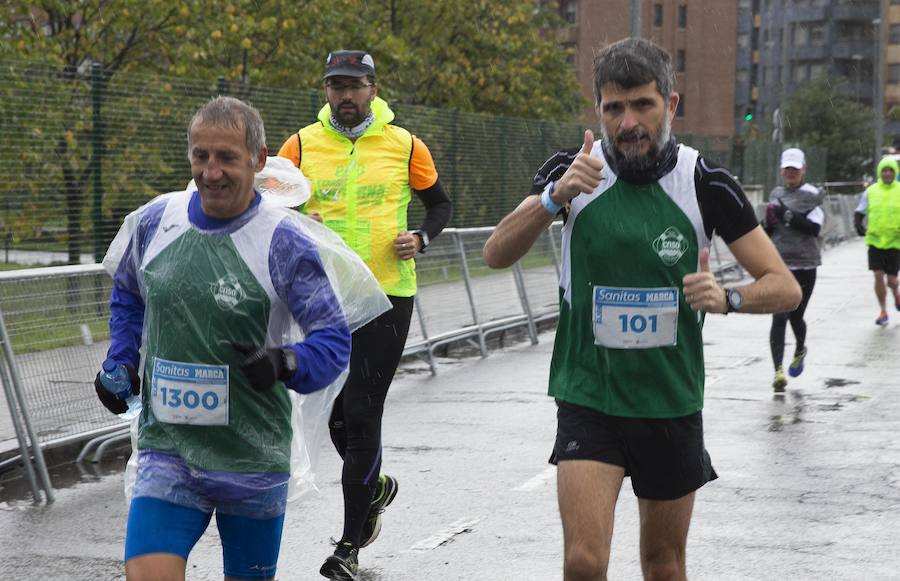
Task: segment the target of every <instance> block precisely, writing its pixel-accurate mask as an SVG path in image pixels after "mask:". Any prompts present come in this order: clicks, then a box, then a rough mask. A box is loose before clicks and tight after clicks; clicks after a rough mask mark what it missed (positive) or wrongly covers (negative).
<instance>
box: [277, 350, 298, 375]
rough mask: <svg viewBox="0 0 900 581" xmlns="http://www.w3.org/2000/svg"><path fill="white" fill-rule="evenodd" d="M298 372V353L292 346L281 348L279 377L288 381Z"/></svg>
mask: <svg viewBox="0 0 900 581" xmlns="http://www.w3.org/2000/svg"><path fill="white" fill-rule="evenodd" d="M295 373H297V353H296V352H295V351H294V350H293V349H291V348H290V347H282V348H281V375H279V376H278V379H280V380H281V381H288V380H289V379H290V378H292V377H294V374H295Z"/></svg>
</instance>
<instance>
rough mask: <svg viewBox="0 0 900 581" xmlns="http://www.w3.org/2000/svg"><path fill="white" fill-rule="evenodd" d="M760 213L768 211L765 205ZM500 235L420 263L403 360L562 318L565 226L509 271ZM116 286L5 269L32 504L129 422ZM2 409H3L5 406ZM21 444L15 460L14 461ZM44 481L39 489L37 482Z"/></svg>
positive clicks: (3, 372)
mask: <svg viewBox="0 0 900 581" xmlns="http://www.w3.org/2000/svg"><path fill="white" fill-rule="evenodd" d="M848 198H851V196H835V197H829V199H828V203H827V205H826V212H827V214H828V220H827V222H826V224H827V226H826V233H825V235H824V237H825V239H826V240H827V241H829V243H836V242H837V241H840V240H843V239H846V238H849V237H851V236H854V235H855V233H854V232H853V224H852V212H853V208H855V205H856V202H855V200H849V199H848ZM763 211H764V206H763ZM492 230H493V228H465V229H454V228H450V229H447V230H445V231H444V232H443V233H442V234H441V236H439V237H438V238H436V239H435V240H434V241H433V242H432V244H431V245H430V246H429V247H428V249H427V251H426V253H425V254H423V255H420V256H419V257H417V259H416V271H417V276H418V280H419V291H418V294H417V296H416V303H415V306H416V308H415V311H414V314H413V321H412V324H411V326H410V333H409V338H408V339H407V343H406V347H405V350H404V355H406V356H410V357H417V358H420V359H422V360H424V361H425V362H426V363H427V364H428V366H429V368H430V370H431V373H432V374H434V373H437V371H438V365H437V363H436V358H435V349H436V348H438V347H441V346H443V345H447V344H450V343H463V344H465V343H468V344H469V345H471V347H472V348H473V349H476V350H477V351H478V352H479V353H480V354H481V356H487V354H488V343H487V339H488V338H489V337H490V336H491V335H492V334H496V333H500V332H503V331H506V330H509V329H513V328H517V329H522V330H524V332H525V333H526V334H527V336H528V338H529V340H530V341H531V342H532V343H537V341H538V334H537V325H538V324H539V323H541V322H542V321H546V320H552V319H554V318H556V316H557V312H558V302H559V292H558V287H559V285H558V281H559V271H560V264H559V253H560V232H561V224H560V223H555V224H553V225H552V226H551V227H550V228H549V229H548V230H547V232H546V233H545V234H543V235H542V236H541V237H540V238H539V239H538V241H537V242H536V243H535V245H534V247H533V248H532V249H531V251H530V252H529V253H528V254H527V255H526V256H525V257H523V258H522V259H521V260H520V261H519V262H517V263H516V264H515V265H514V266H513V267H511V268H507V269H504V270H499V271H497V270H490V269H488V268H487V267H486V266H485V265H484V262H483V260H482V255H481V252H482V248H483V246H484V242H485V241H486V240H487V238H488V236H489V235H490V233H491V231H492ZM711 262H712V267H713V269H714V271H715V272H716V273H717V275H718V277H719V279H720V280H722V281H728V280H739V279H741V278H742V277H743V276H744V273H743V271H742V270H741V269H740V267H739V265H737V263H736V261H735V260H734V258H733V257H732V256H731V254H730V252H728V248H727V247H726V246H725V245H724V244H723V243H722V242H721V240H720V239H718V238H716V239H715V243H714V245H713V248H712V256H711ZM111 282H112V281H111V279H110V277H109V276H108V275H107V274H106V273H105V272H104V271H103V269H102V267H101V266H100V265H99V264H91V265H77V266H59V267H48V268H37V269H29V270H18V271H9V272H0V342H2V348H3V349H2V358H0V381H2V383H3V387H4V392H5V395H6V402H3V401H2V400H0V458H3V457H4V456H7V458H6V460H3V461H0V473H2V472H3V470H4V469H7V468H10V467H12V466H17V465H18V464H20V463H21V464H24V467H25V471H26V476H27V477H28V479H29V482H30V484H31V486H32V490H33V492H34V498H35V502H36V503H37V502H40V492H39V488H43V490H44V494H45V495H46V497H47V501H48V502H52V499H53V495H52V488H51V486H50V482H49V478H48V476H47V470H46V466H45V465H44V462H43V457H42V452H41V450H43V449H47V448H51V447H55V446H61V445H64V444H71V443H81V442H86V444H85V445H84V447H83V449H82V451H81V454H80V455H79V460H83V459H86V458H88V457H89V456H90V455H91V454H92V453H93V460H94V461H98V460H99V458H100V456H101V455H102V454H103V452H104V450H105V449H106V448H107V447H108V446H109V444H110V443H112V442H117V441H120V440H121V439H122V438H123V437H124V434H125V433H126V431H127V424H125V423H123V422H122V421H121V420H119V419H118V418H117V417H116V416H113V415H112V414H110V413H109V412H107V411H106V409H104V408H103V407H102V406H101V405H100V404H99V403H98V402H97V401H96V395H95V394H94V390H93V378H94V376H95V374H96V373H97V370H98V369H99V367H100V364H101V363H102V361H103V359H104V357H105V355H106V350H107V346H108V338H109V330H108V318H109V305H108V301H109V294H110V290H111ZM4 403H5V405H4ZM16 448H18V451H19V454H18V455H12V456H11V454H12V453H13V452H15V450H16ZM38 480H40V483H38Z"/></svg>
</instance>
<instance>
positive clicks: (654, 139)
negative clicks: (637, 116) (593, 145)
mask: <svg viewBox="0 0 900 581" xmlns="http://www.w3.org/2000/svg"><path fill="white" fill-rule="evenodd" d="M600 135H601V136H602V138H603V142H602V146H603V151H604V152H605V153H606V154H607V155H608V156H609V157H610V158H612V159H615V161H616V166H617V168H618V173H620V174H629V175H634V174H640V173H642V172H646V171H648V170H650V169H653V168H654V167H655V166H656V163H657V161H658V160H659V152H660V151H662V149H663V147H664V146H665V145H666V143H668V142H669V139H670V138H671V137H672V122H671V121H670V120H669V117H668V115H666V116H664V117H663V122H662V124H661V125H660V126H659V129H657V131H655V132H650V131H646V130H644V129H641V128H639V127H636V128H634V129H631V130H629V131H623V132H622V133H619V134H618V135H616V137H615V139H611V138H610V136H609V133H608V132H607V131H606V126H605V125H603V124H601V125H600ZM642 139H649V140H650V147H649V148H648V149H647V152H646V153H641V140H642Z"/></svg>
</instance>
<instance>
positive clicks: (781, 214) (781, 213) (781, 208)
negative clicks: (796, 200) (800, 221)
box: [772, 200, 788, 221]
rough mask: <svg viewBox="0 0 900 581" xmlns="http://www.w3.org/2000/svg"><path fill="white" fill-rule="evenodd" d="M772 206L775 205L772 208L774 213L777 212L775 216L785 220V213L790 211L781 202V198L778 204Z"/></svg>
mask: <svg viewBox="0 0 900 581" xmlns="http://www.w3.org/2000/svg"><path fill="white" fill-rule="evenodd" d="M772 206H773V208H772V213H774V214H775V217H776V218H777V219H778V220H779V221H783V220H784V213H785V212H786V211H788V209H787V206H785V205H784V204H782V203H781V200H779V201H778V203H777V204H772Z"/></svg>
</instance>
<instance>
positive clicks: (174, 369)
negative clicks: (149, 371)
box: [150, 357, 228, 426]
mask: <svg viewBox="0 0 900 581" xmlns="http://www.w3.org/2000/svg"><path fill="white" fill-rule="evenodd" d="M150 402H151V405H152V409H153V415H154V416H156V419H157V420H159V421H160V422H164V423H167V424H190V425H194V426H227V425H228V366H227V365H203V364H199V363H181V362H179V361H169V360H167V359H160V358H159V357H154V358H153V383H152V386H151V390H150Z"/></svg>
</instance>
